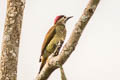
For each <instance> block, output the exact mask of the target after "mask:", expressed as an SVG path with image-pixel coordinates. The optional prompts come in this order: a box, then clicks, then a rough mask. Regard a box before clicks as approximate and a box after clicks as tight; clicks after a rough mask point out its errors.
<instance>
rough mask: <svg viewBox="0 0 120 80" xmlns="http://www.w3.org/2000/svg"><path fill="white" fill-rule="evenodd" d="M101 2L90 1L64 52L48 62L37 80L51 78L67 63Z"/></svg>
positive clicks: (96, 0)
mask: <svg viewBox="0 0 120 80" xmlns="http://www.w3.org/2000/svg"><path fill="white" fill-rule="evenodd" d="M99 1H100V0H90V1H89V3H88V5H87V7H86V8H85V10H84V12H83V15H82V16H81V18H80V19H79V20H78V22H77V23H76V25H75V28H74V30H73V32H72V34H71V36H70V38H69V40H68V41H67V43H66V44H65V45H64V47H63V49H62V51H61V52H60V54H59V55H58V56H55V57H50V58H49V60H48V62H47V63H46V64H45V66H44V67H43V69H42V71H41V73H40V74H38V75H37V77H36V80H47V78H48V77H49V76H50V74H51V73H52V72H53V71H54V70H55V69H57V68H58V67H59V66H58V65H63V64H64V63H65V61H66V60H67V59H68V58H69V56H70V55H71V53H72V52H73V51H74V49H75V47H76V45H77V43H78V40H79V38H80V36H81V33H82V31H83V30H84V28H85V26H86V24H87V23H88V21H89V20H90V18H91V17H92V15H93V13H94V11H95V9H96V7H97V5H98V3H99Z"/></svg>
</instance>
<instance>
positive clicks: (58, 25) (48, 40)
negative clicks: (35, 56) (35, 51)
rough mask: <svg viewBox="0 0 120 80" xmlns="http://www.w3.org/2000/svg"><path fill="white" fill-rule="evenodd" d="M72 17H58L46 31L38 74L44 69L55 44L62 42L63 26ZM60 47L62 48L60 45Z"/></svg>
mask: <svg viewBox="0 0 120 80" xmlns="http://www.w3.org/2000/svg"><path fill="white" fill-rule="evenodd" d="M72 17H73V16H69V17H66V16H65V15H58V16H56V18H55V19H54V25H53V26H52V27H51V28H50V29H49V30H48V32H47V34H46V36H45V38H44V41H43V44H42V48H41V55H40V60H39V62H41V66H40V70H39V73H40V71H41V70H42V68H43V67H44V65H45V63H46V61H47V59H48V57H49V56H50V54H52V53H53V52H54V51H55V49H56V47H57V44H58V43H59V42H60V41H62V42H64V40H65V37H66V27H65V24H66V22H67V21H68V20H69V19H70V18H72ZM62 44H63V43H62ZM60 47H62V45H61V46H60Z"/></svg>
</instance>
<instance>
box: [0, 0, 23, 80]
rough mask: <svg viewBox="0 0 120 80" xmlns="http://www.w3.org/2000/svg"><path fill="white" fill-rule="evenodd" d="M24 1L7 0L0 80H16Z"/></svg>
mask: <svg viewBox="0 0 120 80" xmlns="http://www.w3.org/2000/svg"><path fill="white" fill-rule="evenodd" d="M24 7H25V0H7V14H6V21H5V27H4V35H3V41H2V53H1V58H0V80H16V78H17V62H18V50H19V41H20V33H21V25H22V19H23V11H24Z"/></svg>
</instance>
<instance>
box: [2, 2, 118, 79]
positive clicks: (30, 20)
mask: <svg viewBox="0 0 120 80" xmlns="http://www.w3.org/2000/svg"><path fill="white" fill-rule="evenodd" d="M88 1H89V0H26V7H25V11H24V18H23V24H22V32H21V40H20V48H19V61H18V77H17V78H18V80H34V79H35V77H36V75H37V73H38V71H39V67H40V63H39V57H40V54H41V53H40V52H41V46H42V43H43V40H44V37H45V34H46V32H47V31H48V29H49V28H50V27H51V26H52V25H53V22H54V18H55V17H56V16H57V15H61V14H64V15H66V16H74V17H73V18H72V19H71V20H69V21H68V22H67V24H66V28H67V38H66V41H67V40H68V38H69V36H70V34H71V32H72V30H73V28H74V25H75V24H76V22H77V21H78V19H79V18H80V16H81V15H82V12H83V10H84V8H85V7H86V5H87V4H88ZM6 4H7V0H0V51H1V42H2V36H3V29H4V22H5V16H6V7H7V5H6ZM119 9H120V0H101V2H100V3H99V5H98V7H97V9H96V11H95V13H94V15H93V16H92V18H91V19H90V21H89V23H88V24H87V26H86V28H85V30H84V32H83V33H82V36H81V38H80V40H79V43H78V45H77V47H76V49H75V51H74V52H73V53H72V55H71V56H70V57H69V59H68V60H67V62H66V63H65V64H64V66H63V67H64V70H65V73H66V77H67V79H68V80H120V10H119ZM66 41H65V42H66ZM48 80H61V79H60V72H59V69H57V70H55V71H54V72H53V73H52V75H51V76H50V78H49V79H48Z"/></svg>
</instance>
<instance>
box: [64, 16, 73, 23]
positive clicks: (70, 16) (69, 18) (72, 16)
mask: <svg viewBox="0 0 120 80" xmlns="http://www.w3.org/2000/svg"><path fill="white" fill-rule="evenodd" d="M72 17H73V16H69V17H67V18H66V19H65V23H66V22H67V21H68V20H69V19H70V18H72Z"/></svg>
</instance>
